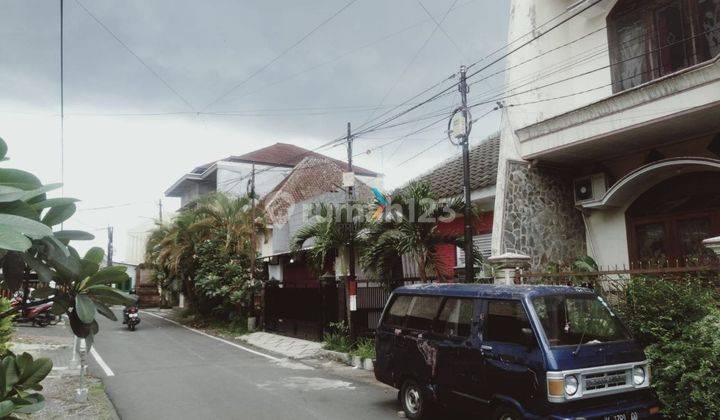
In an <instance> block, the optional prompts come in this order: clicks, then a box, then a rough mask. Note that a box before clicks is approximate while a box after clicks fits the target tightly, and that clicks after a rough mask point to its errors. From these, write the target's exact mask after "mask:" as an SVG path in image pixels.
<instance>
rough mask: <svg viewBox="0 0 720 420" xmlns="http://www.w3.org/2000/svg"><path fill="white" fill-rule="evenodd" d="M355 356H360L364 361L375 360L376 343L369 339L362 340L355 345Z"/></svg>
mask: <svg viewBox="0 0 720 420" xmlns="http://www.w3.org/2000/svg"><path fill="white" fill-rule="evenodd" d="M352 354H353V355H355V356H359V357H360V358H362V359H374V358H375V341H374V340H371V339H369V338H361V339H359V340H358V341H357V344H356V345H355V350H353V352H352Z"/></svg>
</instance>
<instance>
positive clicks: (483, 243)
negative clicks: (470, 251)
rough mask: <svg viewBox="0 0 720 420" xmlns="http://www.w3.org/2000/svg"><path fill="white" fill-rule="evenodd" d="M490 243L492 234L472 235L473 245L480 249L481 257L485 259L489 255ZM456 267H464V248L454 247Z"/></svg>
mask: <svg viewBox="0 0 720 420" xmlns="http://www.w3.org/2000/svg"><path fill="white" fill-rule="evenodd" d="M491 244H492V234H490V233H488V234H484V235H475V236H473V246H474V247H475V248H476V249H477V250H479V251H480V254H481V255H482V256H483V259H487V258H488V257H490V255H491V250H490V246H491ZM455 253H456V254H455V261H456V262H457V263H456V267H465V250H464V249H462V248H460V247H456V251H455Z"/></svg>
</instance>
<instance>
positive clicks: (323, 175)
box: [258, 156, 373, 287]
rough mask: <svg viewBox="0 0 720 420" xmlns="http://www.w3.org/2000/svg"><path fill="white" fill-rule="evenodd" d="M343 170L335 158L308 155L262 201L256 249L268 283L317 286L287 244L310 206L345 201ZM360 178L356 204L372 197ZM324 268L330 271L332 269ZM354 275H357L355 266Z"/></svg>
mask: <svg viewBox="0 0 720 420" xmlns="http://www.w3.org/2000/svg"><path fill="white" fill-rule="evenodd" d="M345 168H346V166H345V164H344V163H342V162H338V161H337V160H335V159H330V158H327V157H324V156H308V157H306V158H304V159H303V160H302V161H301V162H300V163H299V164H298V165H297V166H295V168H293V170H292V171H291V172H290V174H288V176H287V177H286V178H285V179H284V180H283V181H282V182H281V183H279V184H278V185H277V186H276V187H275V189H273V190H272V191H271V192H270V193H268V194H267V195H266V196H265V198H264V199H263V200H262V206H263V207H264V209H265V215H266V218H267V219H268V222H269V223H268V225H267V232H266V233H265V235H263V237H262V239H261V240H259V241H258V242H259V244H258V246H259V249H260V254H261V258H262V259H263V261H265V262H266V263H267V268H268V278H269V279H270V280H274V281H278V282H280V283H282V284H283V285H284V286H285V287H293V286H295V287H298V286H302V287H317V286H318V284H319V278H318V273H313V271H312V270H311V268H310V265H309V264H308V262H307V261H305V260H303V258H302V255H300V256H297V255H293V254H291V253H290V243H291V241H292V239H293V237H294V236H295V233H296V232H297V231H298V229H300V228H301V227H302V226H304V225H305V223H307V217H306V216H307V212H308V211H309V210H310V208H311V207H312V206H313V205H314V204H316V203H324V204H341V203H344V202H345V201H346V194H347V193H346V191H345V190H344V189H343V188H342V181H343V180H342V178H343V172H344V171H345ZM356 170H357V169H356ZM360 171H362V172H360V173H368V172H369V171H366V170H363V169H360ZM363 178H367V176H365V177H357V181H356V186H355V193H356V198H357V200H358V201H360V202H363V201H364V202H369V201H370V200H372V197H373V195H372V192H371V191H370V186H369V185H368V184H367V183H366V182H365V181H363V180H362V179H363ZM312 246H313V241H312V240H309V241H307V242H306V243H305V248H306V249H308V248H312ZM327 269H328V270H331V271H334V267H327ZM357 272H358V273H360V272H361V270H359V267H358V268H357ZM359 277H362V276H359Z"/></svg>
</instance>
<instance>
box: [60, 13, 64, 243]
mask: <svg viewBox="0 0 720 420" xmlns="http://www.w3.org/2000/svg"><path fill="white" fill-rule="evenodd" d="M64 12H65V0H60V183H61V184H62V187H60V195H61V196H62V197H64V196H65V61H64V60H65V51H64V48H65V39H64V34H65V22H64V16H63V15H64ZM64 227H65V223H64V222H63V223H60V230H62V229H63V228H64Z"/></svg>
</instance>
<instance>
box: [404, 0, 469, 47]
mask: <svg viewBox="0 0 720 420" xmlns="http://www.w3.org/2000/svg"><path fill="white" fill-rule="evenodd" d="M416 1H417V3H418V4H419V5H420V7H422V9H423V10H424V11H425V14H426V15H428V17H430V19H432V21H433V22H435V26H436V27H437V28H438V29H439V30H440V31H441V32H442V33H443V34H444V35H445V37H446V38H447V39H448V41H450V43H451V44H453V46H454V47H455V49H456V50H457V52H458V54H460V57H464V56H465V54H463V52H462V49H461V48H460V46H459V45H458V44H457V43H456V42H455V40H454V39H453V38H452V37H451V36H450V34H448V33H447V31H446V30H445V28H443V26H442V22H438V21H437V19H435V16H433V15H432V14H431V13H430V11H429V10H428V9H427V7H425V5H424V4H423V2H422V0H416ZM454 4H455V3H453V5H454ZM452 9H453V6H450V10H452ZM450 10H448V13H449V12H450Z"/></svg>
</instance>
